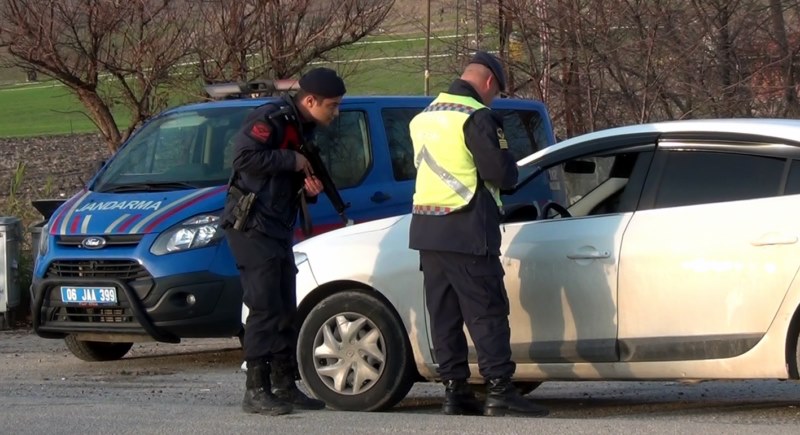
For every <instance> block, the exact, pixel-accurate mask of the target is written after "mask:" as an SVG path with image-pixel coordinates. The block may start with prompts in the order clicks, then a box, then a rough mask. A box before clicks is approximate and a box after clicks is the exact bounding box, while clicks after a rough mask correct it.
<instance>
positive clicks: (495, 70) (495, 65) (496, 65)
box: [469, 51, 506, 91]
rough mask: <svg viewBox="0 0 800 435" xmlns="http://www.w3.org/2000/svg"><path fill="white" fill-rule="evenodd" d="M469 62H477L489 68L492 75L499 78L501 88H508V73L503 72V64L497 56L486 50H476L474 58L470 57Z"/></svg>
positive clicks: (498, 82)
mask: <svg viewBox="0 0 800 435" xmlns="http://www.w3.org/2000/svg"><path fill="white" fill-rule="evenodd" d="M469 63H477V64H480V65H483V66H485V67H486V68H489V70H490V71H491V72H492V75H494V78H495V79H497V84H498V85H499V86H500V90H501V91H505V90H506V75H505V73H503V65H501V64H500V60H498V59H497V58H496V57H494V56H492V55H491V54H489V53H487V52H485V51H478V52H475V55H474V56H472V59H470V61H469Z"/></svg>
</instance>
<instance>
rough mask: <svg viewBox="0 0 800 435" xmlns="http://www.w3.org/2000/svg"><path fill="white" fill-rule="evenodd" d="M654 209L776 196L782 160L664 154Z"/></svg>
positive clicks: (699, 152)
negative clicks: (663, 163) (664, 159)
mask: <svg viewBox="0 0 800 435" xmlns="http://www.w3.org/2000/svg"><path fill="white" fill-rule="evenodd" d="M664 156H665V158H666V161H665V166H664V169H663V172H662V175H661V179H660V183H659V186H658V191H657V193H656V197H655V203H654V205H655V207H677V206H684V205H693V204H704V203H714V202H723V201H737V200H744V199H753V198H764V197H770V196H775V195H778V194H779V192H780V188H781V178H782V175H783V168H784V165H785V162H786V161H785V160H784V159H780V158H775V157H765V156H755V155H748V154H733V153H721V152H707V151H678V150H670V151H664Z"/></svg>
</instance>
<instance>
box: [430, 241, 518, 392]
mask: <svg viewBox="0 0 800 435" xmlns="http://www.w3.org/2000/svg"><path fill="white" fill-rule="evenodd" d="M420 261H421V265H422V273H423V276H424V279H425V303H426V304H427V307H428V312H429V313H430V316H431V330H432V336H433V349H434V355H435V357H436V362H437V363H438V364H439V369H438V371H439V375H440V376H441V378H442V380H443V381H446V380H451V379H465V378H467V377H469V375H470V372H469V367H468V365H467V339H466V336H465V335H464V329H463V328H464V324H465V323H466V325H467V330H468V331H469V335H470V337H472V341H473V342H474V343H475V349H476V351H477V354H478V368H479V370H480V374H481V376H483V377H484V378H487V379H492V378H500V377H511V376H512V375H513V374H514V370H515V369H516V364H514V362H513V361H511V344H510V340H511V330H510V329H509V325H508V313H509V311H508V296H507V295H506V289H505V285H504V284H503V268H502V266H501V264H500V259H499V258H498V257H497V256H475V255H466V254H459V253H454V252H441V251H420Z"/></svg>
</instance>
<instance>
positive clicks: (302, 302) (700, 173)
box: [294, 119, 800, 410]
mask: <svg viewBox="0 0 800 435" xmlns="http://www.w3.org/2000/svg"><path fill="white" fill-rule="evenodd" d="M519 165H520V174H521V175H520V184H519V186H518V192H517V193H516V194H515V195H514V198H515V200H516V201H521V202H520V203H518V204H506V208H507V214H506V221H505V223H503V224H502V228H501V230H502V235H503V244H502V248H501V250H502V255H501V262H502V264H503V266H504V267H505V285H506V288H507V291H508V299H509V302H510V305H511V310H510V311H511V313H510V317H509V321H510V324H511V347H512V350H513V359H514V361H516V363H517V371H516V374H515V378H514V380H515V382H518V383H519V386H520V387H521V388H522V389H523V390H524V391H525V392H528V391H531V390H532V389H533V388H535V387H536V386H537V385H539V383H541V382H542V381H547V380H555V379H558V380H605V379H617V380H619V379H623V380H624V379H629V380H655V379H659V380H661V379H743V378H778V379H797V378H798V364H799V360H800V348H798V331H800V311H799V310H798V307H799V306H800V280H795V276H796V275H797V272H798V268H799V267H800V244H799V243H798V236H800V196H799V194H800V121H792V120H766V119H760V120H755V119H736V120H707V121H677V122H669V123H659V124H648V125H637V126H632V127H624V128H617V129H610V130H605V131H600V132H596V133H592V134H587V135H584V136H581V137H577V138H574V139H571V140H568V141H565V142H562V143H560V144H556V145H554V146H552V147H550V148H547V149H545V150H543V151H540V152H538V153H536V154H534V155H532V156H530V157H529V158H526V159H525V160H523V161H521V162H520V164H519ZM555 171H563V172H564V173H566V176H567V180H568V181H567V184H568V185H567V186H553V187H554V188H563V189H566V193H567V195H566V197H567V198H572V199H571V201H573V203H571V204H549V205H547V206H545V207H544V209H543V210H539V209H538V207H537V206H535V204H536V202H535V200H536V198H532V197H531V198H525V186H526V185H527V184H526V182H529V181H530V180H531V179H532V177H537V176H539V177H551V176H552V177H553V178H552V179H553V180H556V179H560V178H556V177H555V176H553V175H554V174H555ZM410 220H411V216H410V215H405V216H399V217H394V218H389V219H383V220H380V221H374V222H369V223H365V224H361V225H355V226H352V227H348V228H344V229H341V230H338V231H333V232H331V233H327V234H323V235H321V236H318V237H315V238H312V239H310V240H307V241H305V242H302V243H300V244H298V245H296V246H295V248H294V249H295V261H296V263H297V267H298V269H299V274H298V280H297V282H298V295H297V296H298V304H299V315H300V319H301V321H302V327H301V329H300V334H299V343H298V352H297V353H298V359H299V368H300V373H301V376H302V378H303V381H304V382H305V385H306V386H307V387H308V388H309V389H310V391H311V392H312V393H313V395H314V396H316V397H318V398H320V399H322V400H324V401H325V402H326V403H327V404H328V406H330V407H332V408H337V409H343V410H380V409H385V408H388V407H391V406H393V405H394V404H396V403H397V402H398V401H399V400H401V399H402V398H403V397H404V396H405V395H406V393H407V392H408V390H409V389H410V388H411V386H412V384H413V383H414V382H415V381H420V380H436V379H437V374H436V360H435V358H434V355H433V352H432V350H431V335H430V330H429V326H430V321H429V318H428V315H427V313H426V309H425V302H424V301H425V298H424V295H423V293H424V288H423V283H422V273H421V272H420V271H419V255H418V253H417V252H416V251H412V250H410V249H408V227H409V222H410ZM464 237H469V234H465V235H464ZM470 346H472V344H471V342H470ZM469 359H470V363H471V367H470V368H471V371H472V376H473V379H472V382H475V383H480V382H482V380H481V379H480V377H479V374H478V368H477V358H476V355H475V352H474V348H473V347H470V355H469Z"/></svg>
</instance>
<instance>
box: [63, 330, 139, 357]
mask: <svg viewBox="0 0 800 435" xmlns="http://www.w3.org/2000/svg"><path fill="white" fill-rule="evenodd" d="M64 342H65V343H67V348H68V349H69V350H70V352H72V354H73V355H75V356H76V357H78V358H80V359H82V360H84V361H115V360H118V359H120V358H122V357H123V356H125V354H126V353H128V351H129V350H131V347H133V343H106V342H103V341H81V340H78V339H77V338H75V336H74V335H68V336H66V338H64Z"/></svg>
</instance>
